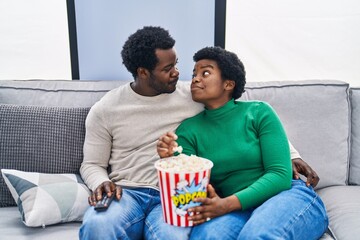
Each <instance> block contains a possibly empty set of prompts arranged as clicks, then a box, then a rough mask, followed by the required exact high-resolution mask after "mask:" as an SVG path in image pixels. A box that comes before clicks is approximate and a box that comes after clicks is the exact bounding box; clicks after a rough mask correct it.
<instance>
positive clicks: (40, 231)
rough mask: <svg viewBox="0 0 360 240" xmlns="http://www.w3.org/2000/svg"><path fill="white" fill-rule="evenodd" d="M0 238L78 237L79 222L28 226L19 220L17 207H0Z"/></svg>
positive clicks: (52, 239)
mask: <svg viewBox="0 0 360 240" xmlns="http://www.w3.org/2000/svg"><path fill="white" fill-rule="evenodd" d="M0 216H1V217H0V233H1V237H0V238H1V239H2V240H15V239H16V240H30V239H36V240H49V239H50V240H55V239H59V240H60V239H61V240H65V239H79V228H80V225H81V223H80V222H70V223H62V224H56V225H51V226H46V227H45V228H29V227H27V226H25V225H24V224H23V223H22V222H21V216H20V213H19V211H18V208H17V207H4V208H0Z"/></svg>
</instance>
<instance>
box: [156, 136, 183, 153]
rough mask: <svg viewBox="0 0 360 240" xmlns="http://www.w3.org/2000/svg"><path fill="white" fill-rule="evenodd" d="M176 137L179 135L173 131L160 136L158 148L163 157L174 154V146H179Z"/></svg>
mask: <svg viewBox="0 0 360 240" xmlns="http://www.w3.org/2000/svg"><path fill="white" fill-rule="evenodd" d="M176 139H177V135H176V134H175V133H173V132H167V133H166V134H164V135H162V136H161V137H160V138H159V140H158V142H157V145H156V150H157V152H158V154H159V156H160V157H161V158H166V157H171V156H173V155H174V148H176V147H177V146H178V144H177V142H176Z"/></svg>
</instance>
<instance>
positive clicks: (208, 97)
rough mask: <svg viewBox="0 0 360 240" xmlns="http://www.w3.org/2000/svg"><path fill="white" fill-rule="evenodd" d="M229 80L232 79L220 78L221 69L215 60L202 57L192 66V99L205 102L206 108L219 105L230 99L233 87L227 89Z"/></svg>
mask: <svg viewBox="0 0 360 240" xmlns="http://www.w3.org/2000/svg"><path fill="white" fill-rule="evenodd" d="M230 82H233V81H228V80H223V79H222V78H221V70H220V68H219V67H218V64H217V63H216V61H214V60H209V59H202V60H200V61H198V62H196V63H195V66H194V70H193V78H192V82H191V95H192V99H193V100H194V101H195V102H199V103H203V104H205V107H206V108H207V109H214V108H218V107H221V106H223V105H224V104H225V103H227V102H228V101H229V100H230V99H231V93H232V90H233V87H232V88H230V89H229V83H230ZM230 84H232V83H230Z"/></svg>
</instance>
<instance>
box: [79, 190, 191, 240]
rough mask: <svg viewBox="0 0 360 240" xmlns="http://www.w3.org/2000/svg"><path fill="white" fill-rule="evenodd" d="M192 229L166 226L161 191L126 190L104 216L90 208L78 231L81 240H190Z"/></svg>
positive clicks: (102, 213)
mask: <svg viewBox="0 0 360 240" xmlns="http://www.w3.org/2000/svg"><path fill="white" fill-rule="evenodd" d="M190 231H191V228H184V227H176V226H172V225H169V224H167V223H165V222H164V220H163V216H162V209H161V203H160V194H159V192H158V191H156V190H154V189H150V188H137V189H124V190H123V196H122V198H121V200H120V201H116V200H114V201H113V202H112V203H111V204H110V206H109V208H108V209H107V210H106V211H103V212H96V211H95V210H94V207H89V209H88V210H87V211H86V213H85V215H84V219H83V224H82V226H81V228H80V231H79V237H80V239H94V240H99V239H101V240H108V239H109V240H110V239H111V240H114V239H131V240H136V239H161V240H163V239H181V240H183V239H188V238H189V234H190Z"/></svg>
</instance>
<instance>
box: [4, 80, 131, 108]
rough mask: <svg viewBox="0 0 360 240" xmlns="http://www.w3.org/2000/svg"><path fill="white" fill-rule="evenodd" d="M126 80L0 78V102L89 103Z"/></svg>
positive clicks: (45, 104) (78, 105)
mask: <svg viewBox="0 0 360 240" xmlns="http://www.w3.org/2000/svg"><path fill="white" fill-rule="evenodd" d="M126 82H128V81H83V80H81V81H76V80H75V81H69V80H57V81H53V80H26V81H19V80H2V81H0V103H5V104H16V105H37V106H57V107H91V106H92V105H94V103H95V102H97V101H98V100H99V99H100V98H101V97H102V96H103V95H104V94H105V93H107V92H108V91H109V90H111V89H113V88H116V87H118V86H120V85H122V84H124V83H126Z"/></svg>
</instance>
